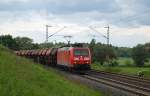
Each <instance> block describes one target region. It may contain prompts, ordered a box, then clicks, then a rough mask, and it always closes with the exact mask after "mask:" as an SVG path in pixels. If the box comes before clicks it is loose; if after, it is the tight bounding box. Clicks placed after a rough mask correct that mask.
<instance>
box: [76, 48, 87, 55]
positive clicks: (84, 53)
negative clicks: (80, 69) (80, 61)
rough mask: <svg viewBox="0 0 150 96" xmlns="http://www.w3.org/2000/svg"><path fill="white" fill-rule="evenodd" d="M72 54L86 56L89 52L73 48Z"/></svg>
mask: <svg viewBox="0 0 150 96" xmlns="http://www.w3.org/2000/svg"><path fill="white" fill-rule="evenodd" d="M74 55H75V56H78V55H82V56H88V55H89V52H88V50H83V49H82V50H79V49H75V50H74Z"/></svg>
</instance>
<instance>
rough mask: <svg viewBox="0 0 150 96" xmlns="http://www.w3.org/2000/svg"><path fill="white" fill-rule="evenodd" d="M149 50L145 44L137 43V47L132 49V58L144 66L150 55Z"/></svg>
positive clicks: (137, 63) (140, 65) (137, 64)
mask: <svg viewBox="0 0 150 96" xmlns="http://www.w3.org/2000/svg"><path fill="white" fill-rule="evenodd" d="M147 54H148V53H147V50H146V48H145V46H144V45H137V46H136V47H134V48H133V50H132V58H133V60H134V62H135V64H136V66H138V67H143V66H144V62H145V61H146V59H147V58H148V57H149V55H147Z"/></svg>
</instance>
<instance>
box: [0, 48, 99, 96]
mask: <svg viewBox="0 0 150 96" xmlns="http://www.w3.org/2000/svg"><path fill="white" fill-rule="evenodd" d="M0 96H101V93H99V92H98V91H95V90H93V89H90V88H88V87H86V86H84V85H82V84H79V85H78V84H76V83H74V82H72V81H70V80H67V79H66V78H65V77H63V76H61V75H60V74H59V73H57V72H56V71H55V70H54V69H51V68H50V70H46V69H45V68H44V67H43V66H42V65H40V64H35V63H33V62H32V61H31V60H28V59H26V58H21V57H18V56H15V54H13V52H12V51H10V50H8V49H6V48H4V47H3V46H0Z"/></svg>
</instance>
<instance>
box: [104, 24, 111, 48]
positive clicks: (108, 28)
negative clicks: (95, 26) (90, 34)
mask: <svg viewBox="0 0 150 96" xmlns="http://www.w3.org/2000/svg"><path fill="white" fill-rule="evenodd" d="M104 28H107V46H109V28H110V27H109V25H108V26H107V27H104Z"/></svg>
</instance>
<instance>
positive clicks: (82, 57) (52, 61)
mask: <svg viewBox="0 0 150 96" xmlns="http://www.w3.org/2000/svg"><path fill="white" fill-rule="evenodd" d="M15 53H16V54H17V55H18V56H23V57H26V58H31V59H33V60H34V61H35V62H38V63H41V64H44V65H49V66H58V67H61V68H66V69H69V70H70V71H72V70H77V71H85V70H90V64H91V53H90V49H89V48H88V47H83V46H82V47H81V46H72V47H70V46H64V47H60V48H45V49H37V50H21V51H15Z"/></svg>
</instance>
